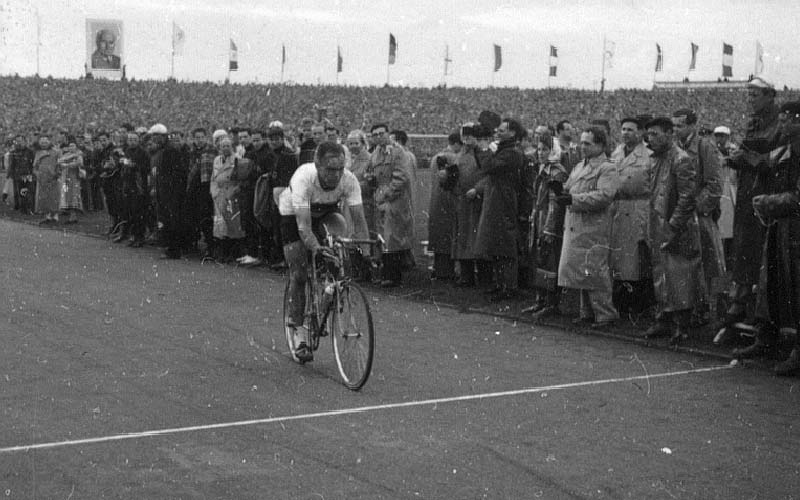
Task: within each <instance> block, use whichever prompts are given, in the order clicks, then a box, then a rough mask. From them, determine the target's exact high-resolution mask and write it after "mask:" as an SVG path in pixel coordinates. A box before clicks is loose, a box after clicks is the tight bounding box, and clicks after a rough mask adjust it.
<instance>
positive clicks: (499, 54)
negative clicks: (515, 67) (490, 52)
mask: <svg viewBox="0 0 800 500" xmlns="http://www.w3.org/2000/svg"><path fill="white" fill-rule="evenodd" d="M502 66H503V48H502V47H501V46H499V45H497V44H494V70H495V72H497V70H499V69H500V68H501V67H502Z"/></svg>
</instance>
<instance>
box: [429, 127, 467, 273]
mask: <svg viewBox="0 0 800 500" xmlns="http://www.w3.org/2000/svg"><path fill="white" fill-rule="evenodd" d="M462 146H463V143H462V142H461V135H460V134H458V133H454V134H450V135H449V136H448V137H447V148H445V149H444V150H443V151H441V152H439V153H437V154H436V155H435V156H434V157H433V158H431V172H432V173H431V176H432V177H434V178H433V179H432V181H431V203H430V210H429V212H428V213H429V214H430V219H429V220H428V251H430V252H433V273H432V274H431V278H435V279H443V280H449V279H453V277H455V266H454V261H453V257H452V253H453V235H454V233H455V225H456V196H455V194H454V191H453V190H454V189H455V184H456V181H457V180H458V167H457V166H456V162H457V161H458V156H459V154H460V153H461V148H462Z"/></svg>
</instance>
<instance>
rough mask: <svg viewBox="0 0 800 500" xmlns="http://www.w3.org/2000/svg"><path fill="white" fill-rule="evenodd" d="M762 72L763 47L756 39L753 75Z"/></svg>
mask: <svg viewBox="0 0 800 500" xmlns="http://www.w3.org/2000/svg"><path fill="white" fill-rule="evenodd" d="M763 72H764V47H762V46H761V43H760V42H759V41H758V40H756V67H755V71H753V76H755V75H760V74H761V73H763Z"/></svg>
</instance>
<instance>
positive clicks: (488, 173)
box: [475, 118, 525, 301]
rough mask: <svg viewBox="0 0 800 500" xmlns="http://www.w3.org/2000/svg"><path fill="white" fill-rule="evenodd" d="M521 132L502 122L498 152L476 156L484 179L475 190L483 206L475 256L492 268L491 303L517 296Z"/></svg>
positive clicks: (514, 124) (516, 126) (513, 122)
mask: <svg viewBox="0 0 800 500" xmlns="http://www.w3.org/2000/svg"><path fill="white" fill-rule="evenodd" d="M524 132H525V129H523V128H522V125H520V123H519V122H518V121H516V120H514V119H511V118H505V119H503V120H502V121H501V122H500V125H499V126H498V127H497V132H496V138H497V141H498V143H497V151H496V152H494V153H492V152H491V150H490V149H488V148H487V149H483V148H480V149H479V151H478V152H477V153H476V155H477V158H478V168H479V169H480V173H481V174H482V175H483V176H484V177H483V179H482V180H481V183H482V185H483V187H482V189H479V190H478V191H479V192H480V194H482V196H483V205H482V208H481V217H480V220H479V221H478V234H477V236H476V239H475V253H476V254H477V255H480V256H482V257H484V258H487V259H489V260H490V261H492V263H493V265H494V283H495V286H494V288H493V289H492V290H490V292H491V294H492V297H491V300H493V301H497V300H506V299H510V298H514V297H516V296H517V294H518V292H519V289H518V277H519V269H518V266H519V248H518V245H519V225H518V215H519V210H518V189H519V186H520V172H522V169H523V166H524V163H525V157H524V154H523V153H522V151H521V150H520V149H519V148H518V147H517V142H518V140H519V139H520V138H521V137H522V135H523V134H524ZM478 135H480V134H478Z"/></svg>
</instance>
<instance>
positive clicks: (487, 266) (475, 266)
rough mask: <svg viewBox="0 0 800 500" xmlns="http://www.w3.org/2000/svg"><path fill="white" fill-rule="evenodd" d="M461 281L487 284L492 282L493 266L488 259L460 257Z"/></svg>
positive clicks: (472, 283)
mask: <svg viewBox="0 0 800 500" xmlns="http://www.w3.org/2000/svg"><path fill="white" fill-rule="evenodd" d="M458 262H459V267H460V268H461V276H460V281H461V283H463V284H465V285H475V284H478V285H480V286H487V285H489V284H491V283H492V275H493V266H492V263H491V262H489V261H488V260H481V259H460V260H459V261H458Z"/></svg>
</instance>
